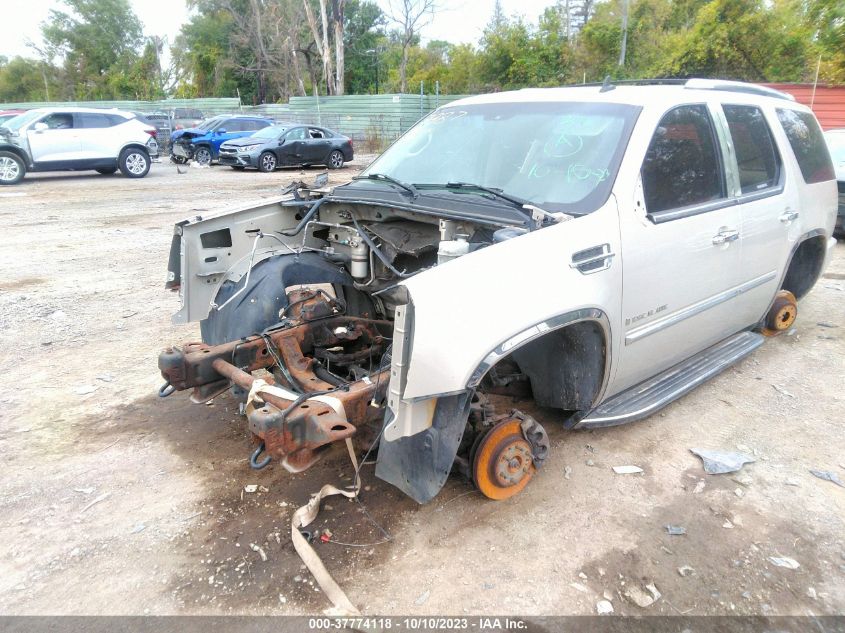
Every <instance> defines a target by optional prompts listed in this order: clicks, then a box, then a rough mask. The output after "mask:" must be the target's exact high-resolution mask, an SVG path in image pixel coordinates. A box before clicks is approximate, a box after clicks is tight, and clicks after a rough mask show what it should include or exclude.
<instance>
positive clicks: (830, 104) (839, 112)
mask: <svg viewBox="0 0 845 633" xmlns="http://www.w3.org/2000/svg"><path fill="white" fill-rule="evenodd" d="M763 85H765V86H768V87H770V88H774V89H776V90H781V91H783V92H788V93H789V94H791V95H792V96H793V97H795V100H796V101H797V102H798V103H803V104H804V105H806V106H809V107H810V108H812V109H813V112H815V114H816V117H817V118H818V120H819V123H821V126H822V129H824V130H831V129H833V128H837V127H840V128H845V86H828V85H824V84H819V85H818V86H816V90H815V95H814V94H813V84H763Z"/></svg>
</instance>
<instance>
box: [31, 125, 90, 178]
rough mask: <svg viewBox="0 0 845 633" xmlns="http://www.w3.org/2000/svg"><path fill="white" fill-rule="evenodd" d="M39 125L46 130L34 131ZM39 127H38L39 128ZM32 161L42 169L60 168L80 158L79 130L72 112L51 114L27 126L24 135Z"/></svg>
mask: <svg viewBox="0 0 845 633" xmlns="http://www.w3.org/2000/svg"><path fill="white" fill-rule="evenodd" d="M39 123H43V124H44V125H46V126H47V127H46V129H40V130H38V129H35V127H36V126H39ZM39 127H40V126H39ZM26 136H27V141H29V149H30V151H31V152H32V160H33V162H34V163H36V164H38V165H39V166H40V167H42V168H49V167H54V168H57V167H61V166H62V163H66V162H68V161H76V160H79V158H80V143H79V129H77V128H76V127H75V125H74V118H73V113H72V112H52V113H50V114H48V115H46V116H44V117H42V118H41V119H39V120H38V121H36V122H35V123H32V124H31V125H30V126H29V129H28V130H27V133H26Z"/></svg>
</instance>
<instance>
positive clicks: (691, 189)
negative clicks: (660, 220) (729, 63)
mask: <svg viewBox="0 0 845 633" xmlns="http://www.w3.org/2000/svg"><path fill="white" fill-rule="evenodd" d="M642 180H643V192H644V194H645V203H646V208H647V209H648V212H649V213H656V212H660V211H666V210H668V209H679V208H681V207H689V206H692V205H696V204H703V203H706V202H711V201H714V200H718V199H720V198H724V197H725V194H724V186H723V177H722V166H721V161H720V158H719V153H718V151H717V149H716V136H715V134H714V132H713V124H712V120H711V119H710V114H709V113H708V112H707V107H706V106H705V105H702V104H697V105H686V106H680V107H678V108H675V109H674V110H671V111H670V112H668V113H667V114H665V115H664V116H663V118H662V119H660V123H659V125H658V126H657V130H655V132H654V136H653V137H652V139H651V144H650V145H649V146H648V152H646V156H645V160H644V161H643V167H642Z"/></svg>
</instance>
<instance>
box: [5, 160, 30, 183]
mask: <svg viewBox="0 0 845 633" xmlns="http://www.w3.org/2000/svg"><path fill="white" fill-rule="evenodd" d="M24 176H26V163H24V162H23V160H22V159H21V157H20V156H18V155H17V154H15V153H14V152H0V185H16V184H18V183H19V182H20V181H21V180H23V177H24Z"/></svg>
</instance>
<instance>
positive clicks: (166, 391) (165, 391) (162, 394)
mask: <svg viewBox="0 0 845 633" xmlns="http://www.w3.org/2000/svg"><path fill="white" fill-rule="evenodd" d="M174 391H176V387H174V386H173V385H171V384H170V382H166V383H164V384H163V385H162V386H161V387H159V388H158V397H159V398H166V397H167V396H169V395H170V394H172V393H173V392H174Z"/></svg>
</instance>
